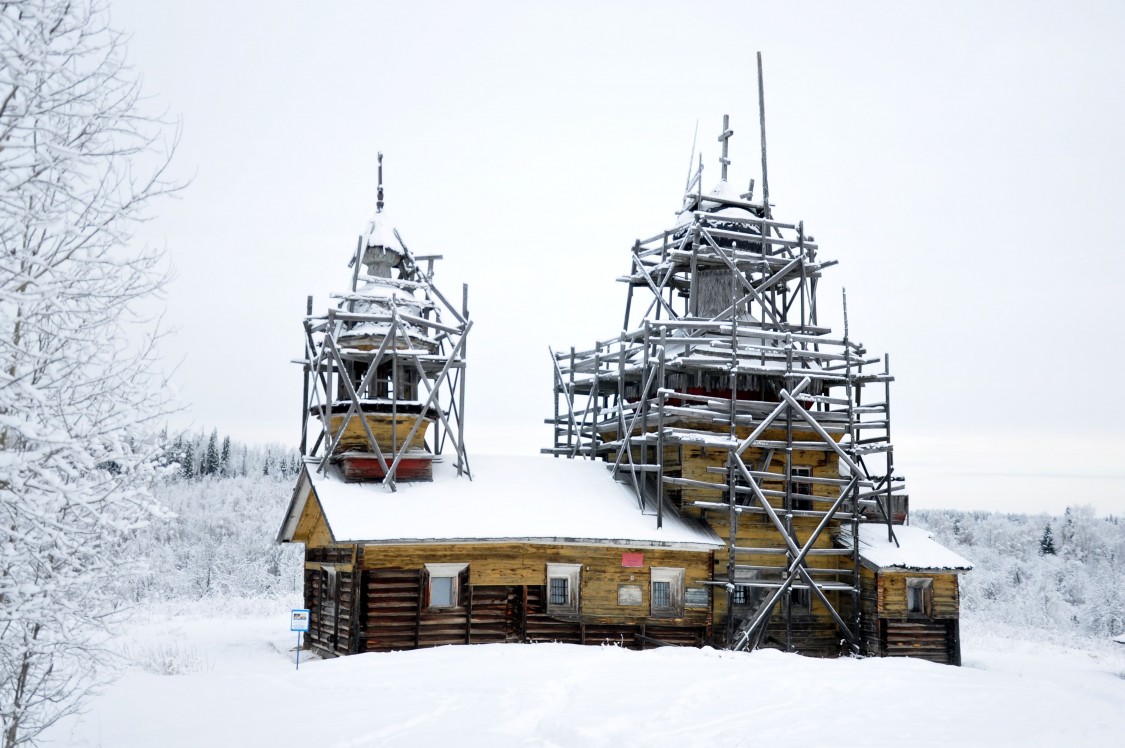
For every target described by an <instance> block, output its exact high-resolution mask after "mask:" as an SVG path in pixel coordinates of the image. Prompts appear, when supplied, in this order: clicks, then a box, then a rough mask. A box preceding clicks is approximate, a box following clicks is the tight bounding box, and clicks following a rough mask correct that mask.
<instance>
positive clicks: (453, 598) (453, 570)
mask: <svg viewBox="0 0 1125 748" xmlns="http://www.w3.org/2000/svg"><path fill="white" fill-rule="evenodd" d="M468 568H469V564H468V563H451V564H450V563H442V564H426V609H427V610H451V609H453V608H459V607H460V605H459V604H458V603H459V602H460V600H461V574H462V573H464V571H465V570H466V569H468ZM435 579H449V580H451V581H450V585H449V587H450V590H449V592H450V594H449V599H450V604H449V605H435V604H434V602H433V600H434V580H435Z"/></svg>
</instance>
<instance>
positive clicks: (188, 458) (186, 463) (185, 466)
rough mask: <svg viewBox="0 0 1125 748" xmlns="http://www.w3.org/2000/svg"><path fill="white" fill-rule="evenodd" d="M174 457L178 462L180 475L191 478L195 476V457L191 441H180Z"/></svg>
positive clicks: (186, 478)
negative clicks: (177, 451)
mask: <svg viewBox="0 0 1125 748" xmlns="http://www.w3.org/2000/svg"><path fill="white" fill-rule="evenodd" d="M176 459H177V460H178V461H179V463H180V477H181V478H183V479H184V480H191V479H192V478H194V477H195V458H194V455H193V453H192V448H191V442H187V441H181V442H180V449H179V453H178V454H177V455H176Z"/></svg>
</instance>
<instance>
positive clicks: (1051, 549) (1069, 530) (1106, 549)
mask: <svg viewBox="0 0 1125 748" xmlns="http://www.w3.org/2000/svg"><path fill="white" fill-rule="evenodd" d="M911 517H912V519H911V521H912V522H913V524H915V525H916V526H919V527H925V528H927V529H929V530H931V531H932V532H933V533H934V537H935V538H936V539H937V540H938V541H940V542H941V543H943V544H945V545H947V546H949V547H950V548H952V549H953V550H955V551H957V552H958V553H960V554H961V555H962V556H964V557H965V558H967V559H969V560H970V561H972V562H973V565H974V569H973V571H971V572H969V573H968V574H965V575H963V576H962V577H961V616H962V618H965V619H970V620H971V619H978V620H982V621H987V622H995V623H1001V624H1005V625H1009V626H1023V627H1028V628H1033V629H1040V630H1049V631H1054V632H1059V633H1064V634H1068V635H1075V634H1077V635H1085V636H1089V637H1093V638H1103V637H1110V636H1117V635H1119V634H1121V633H1125V525H1122V524H1121V522H1120V518H1119V517H1116V516H1113V515H1109V516H1098V515H1097V514H1096V513H1095V511H1094V509H1093V507H1090V506H1073V507H1069V508H1068V509H1067V510H1066V512H1065V513H1064V514H1063V516H1061V517H1059V516H1057V515H1056V516H1052V515H1048V514H1035V515H1027V514H999V513H995V512H961V511H952V510H933V509H930V510H915V511H913V512H911Z"/></svg>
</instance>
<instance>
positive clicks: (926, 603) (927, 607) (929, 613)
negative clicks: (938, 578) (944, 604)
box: [906, 577, 934, 618]
mask: <svg viewBox="0 0 1125 748" xmlns="http://www.w3.org/2000/svg"><path fill="white" fill-rule="evenodd" d="M911 590H919V592H918V593H917V594H918V595H919V597H918V601H919V603H920V606H919V607H920V608H921V610H914V608H913V607H911V605H910V602H911V601H910V598H911ZM906 612H907V614H908V615H915V616H926V617H928V618H933V615H934V580H933V578H932V577H907V578H906Z"/></svg>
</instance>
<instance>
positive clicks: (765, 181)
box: [758, 52, 773, 218]
mask: <svg viewBox="0 0 1125 748" xmlns="http://www.w3.org/2000/svg"><path fill="white" fill-rule="evenodd" d="M758 124H759V126H760V128H761V131H762V206H763V207H764V208H765V213H766V218H772V217H773V215H772V214H771V212H770V177H769V170H768V169H767V168H766V92H765V87H764V85H763V84H762V53H761V52H759V53H758Z"/></svg>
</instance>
